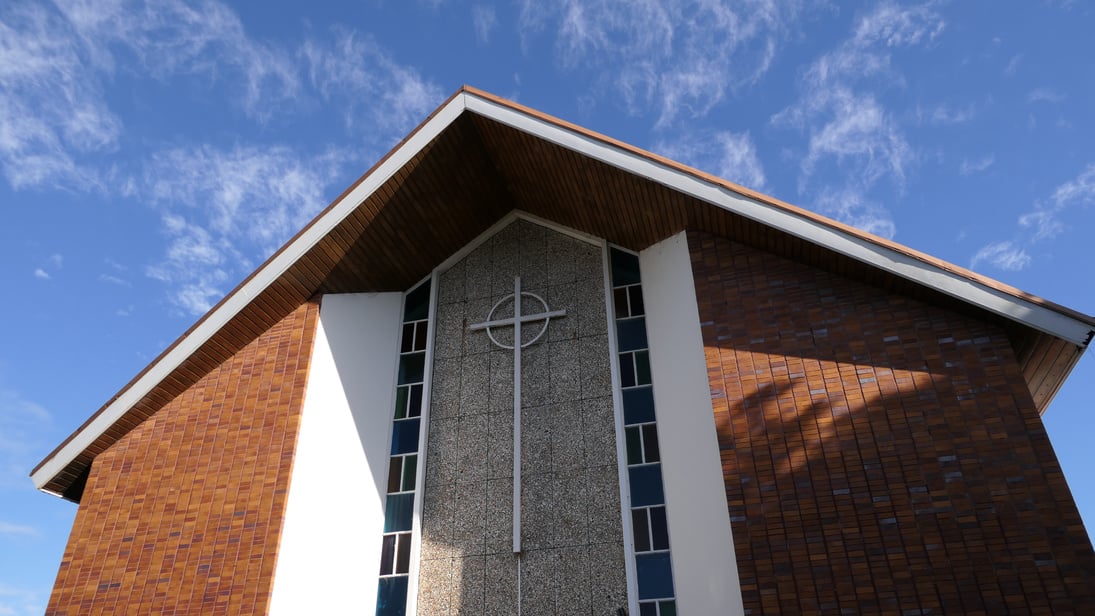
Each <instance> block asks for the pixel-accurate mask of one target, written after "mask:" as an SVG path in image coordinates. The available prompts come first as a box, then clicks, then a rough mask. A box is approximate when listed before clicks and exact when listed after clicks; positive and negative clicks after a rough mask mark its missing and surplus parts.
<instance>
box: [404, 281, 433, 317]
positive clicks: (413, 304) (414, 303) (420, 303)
mask: <svg viewBox="0 0 1095 616" xmlns="http://www.w3.org/2000/svg"><path fill="white" fill-rule="evenodd" d="M429 314H430V283H429V282H424V283H422V286H420V287H418V288H417V289H415V290H414V291H411V292H410V293H408V294H407V301H406V303H405V304H404V309H403V321H404V322H406V321H421V320H422V319H425V318H426V317H428V316H429Z"/></svg>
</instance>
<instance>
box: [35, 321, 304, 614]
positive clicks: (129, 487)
mask: <svg viewBox="0 0 1095 616" xmlns="http://www.w3.org/2000/svg"><path fill="white" fill-rule="evenodd" d="M318 313H319V307H318V305H317V304H314V303H307V304H305V305H303V306H301V307H300V308H298V309H297V310H296V311H294V312H293V313H292V314H290V315H289V316H287V317H286V318H285V319H283V320H282V321H281V322H280V323H278V324H277V325H275V326H274V327H272V328H271V329H270V330H269V331H267V332H266V333H264V334H263V335H261V336H259V338H257V339H256V340H255V341H253V342H252V343H251V344H249V345H248V346H247V347H245V348H244V349H243V350H241V351H240V352H239V353H237V354H236V355H235V356H234V357H233V358H232V359H230V360H229V361H227V362H225V363H224V364H222V365H221V366H220V367H219V368H217V369H215V370H213V371H212V372H210V373H209V374H207V375H206V376H205V377H204V378H203V379H201V380H200V381H199V382H198V383H196V384H195V385H194V386H192V387H191V388H190V389H188V390H187V391H186V392H185V393H183V394H182V395H180V396H178V397H177V398H176V399H174V400H173V401H171V402H170V403H168V404H167V405H165V406H164V407H163V408H162V409H161V410H160V411H158V412H157V413H156V414H155V415H154V416H153V417H152V418H151V419H149V420H148V421H145V422H144V423H143V424H141V425H140V426H138V427H136V428H135V429H134V430H133V431H132V432H130V433H129V434H127V435H126V436H125V437H123V438H122V439H121V440H120V441H118V442H117V443H116V444H115V445H114V446H112V447H111V448H110V449H108V450H107V451H105V452H103V453H102V454H100V455H99V456H98V457H97V458H96V459H95V463H94V465H93V467H92V471H91V476H90V478H89V479H88V483H87V487H86V489H85V491H84V495H83V499H82V500H81V503H80V509H79V511H78V513H77V514H76V521H75V523H74V525H73V529H72V535H71V536H70V537H69V541H68V546H67V547H66V549H65V555H64V558H63V560H62V561H61V567H60V571H59V572H58V574H57V582H56V584H55V585H54V589H53V594H52V596H51V597H50V602H49V608H48V611H47V614H56V615H60V614H70V615H76V614H81V615H83V614H263V613H265V612H266V610H267V607H268V603H269V598H270V590H271V582H272V578H273V573H274V564H275V561H276V556H277V545H278V538H279V535H280V532H281V524H282V519H283V515H284V512H285V498H286V494H287V492H288V486H289V475H290V470H291V467H292V461H293V451H294V448H295V443H296V436H297V428H298V426H299V424H300V410H301V403H302V401H303V397H304V389H305V385H306V382H307V376H308V365H309V359H310V357H311V352H312V341H313V336H314V333H315V329H316V322H317V318H318Z"/></svg>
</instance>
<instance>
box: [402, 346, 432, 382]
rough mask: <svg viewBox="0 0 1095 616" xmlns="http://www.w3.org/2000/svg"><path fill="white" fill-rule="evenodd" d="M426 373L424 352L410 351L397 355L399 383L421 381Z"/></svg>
mask: <svg viewBox="0 0 1095 616" xmlns="http://www.w3.org/2000/svg"><path fill="white" fill-rule="evenodd" d="M425 373H426V354H425V353H410V354H408V355H401V356H400V357H399V384H400V385H406V384H408V383H421V382H422V376H423V375H424V374H425Z"/></svg>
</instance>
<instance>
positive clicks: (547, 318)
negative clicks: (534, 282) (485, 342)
mask: <svg viewBox="0 0 1095 616" xmlns="http://www.w3.org/2000/svg"><path fill="white" fill-rule="evenodd" d="M514 297H515V295H514V294H513V293H510V294H509V295H507V296H505V297H503V298H502V299H500V300H498V302H496V303H495V304H494V306H492V307H491V309H490V313H488V314H487V323H488V324H487V325H486V327H484V328H483V329H485V330H486V331H487V336H488V337H490V341H491V342H493V343H494V344H496V345H498V346H500V347H502V348H503V349H512V348H513V346H514V345H513V344H503V343H501V342H499V341H498V339H497V338H495V337H494V332H492V331H491V330H492V329H494V328H495V327H513V324H514V323H515V322H516V321H517V319H520V320H521V321H523V322H524V321H539V320H543V321H544V326H543V327H541V328H540V331H539V332H537V333H536V335H535V336H533V337H532V340H529V341H528V342H522V343H521V348H522V349H523V348H526V347H528V346H531V345H533V344H535V343H536V341H537V340H539V339H540V337H541V336H543V335H544V332H546V331H547V328H548V324H549V323H551V317H552V313H550V312H548V307H547V302H545V301H544V298H542V297H540V296H539V295H537V294H535V293H530V292H528V291H521V298H522V302H521V304H522V305H523V304H524V301H523V300H524V298H526V297H531V298H532V299H534V300H536V301H538V302H540V307H541V308H542V312H540V313H538V314H529V315H524V314H515V315H513V317H511V318H509V319H499V320H498V322H496V321H495V319H494V313H495V312H497V311H498V309H499V308H500V307H501V306H502V305H503V304H505V303H506V302H508V301H512V300H513V299H514ZM514 305H515V306H516V303H514ZM556 316H561V315H556ZM516 342H517V341H516V340H515V341H514V343H515V344H516Z"/></svg>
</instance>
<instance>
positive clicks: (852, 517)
mask: <svg viewBox="0 0 1095 616" xmlns="http://www.w3.org/2000/svg"><path fill="white" fill-rule="evenodd" d="M689 247H690V251H691V254H692V266H693V272H694V275H695V282H696V294H697V298H698V300H699V310H700V321H701V323H702V330H703V338H704V346H705V353H706V358H707V365H708V374H709V379H710V384H711V390H712V398H713V404H714V412H715V423H716V426H717V430H718V437H719V445H720V449H721V454H722V463H723V472H724V477H725V481H726V497H727V504H728V506H729V509H730V516H731V520H732V522H731V524H732V527H733V533H734V543H735V549H736V552H737V558H738V566H739V568H740V574H741V583H742V593H743V597H744V601H745V607H746V613H747V614H762V613H763V614H778V613H783V614H819V613H824V614H900V615H904V616H908V615H914V614H915V615H924V614H1030V613H1036V614H1095V554H1093V553H1092V547H1091V543H1090V541H1089V539H1088V537H1087V535H1086V533H1085V531H1084V528H1083V524H1082V522H1081V520H1080V516H1079V514H1078V512H1077V509H1076V506H1075V503H1074V502H1073V500H1072V497H1071V494H1070V492H1069V490H1068V487H1067V485H1066V484H1065V480H1064V477H1063V475H1062V473H1061V469H1060V466H1059V465H1058V462H1057V459H1056V456H1055V455H1054V453H1053V450H1052V448H1051V446H1050V443H1049V440H1048V438H1047V436H1046V431H1045V428H1044V427H1043V425H1042V422H1041V419H1040V417H1039V416H1038V413H1037V411H1036V409H1035V407H1034V403H1033V401H1032V399H1031V395H1030V392H1029V390H1028V388H1027V385H1026V384H1025V382H1024V380H1023V377H1022V375H1021V374H1020V372H1019V369H1018V366H1017V364H1016V361H1015V358H1014V354H1013V352H1012V349H1011V347H1010V346H1009V344H1008V340H1007V338H1006V336H1005V335H1004V333H1003V332H1002V331H1001V330H1000V329H999V328H997V327H995V326H993V325H991V324H987V323H982V322H979V321H977V320H974V319H972V318H969V317H966V316H963V315H960V314H957V313H954V312H950V311H947V310H943V309H940V308H936V307H933V306H930V305H927V304H924V303H922V302H918V301H915V300H911V299H906V298H903V297H899V296H894V295H891V294H888V293H887V292H885V291H883V290H880V289H877V288H874V287H871V286H867V285H864V284H861V283H857V282H852V281H850V280H847V279H844V278H842V277H840V276H837V275H834V274H830V273H827V272H823V271H820V270H817V269H814V268H811V267H808V266H804V265H801V264H798V263H795V262H793V261H789V260H786V259H782V258H779V257H775V256H773V255H770V254H768V253H764V252H761V251H758V250H755V249H752V248H749V247H746V246H744V245H741V244H738V243H735V242H732V241H730V240H726V239H723V238H718V237H715V236H712V235H707V234H702V233H689Z"/></svg>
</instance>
